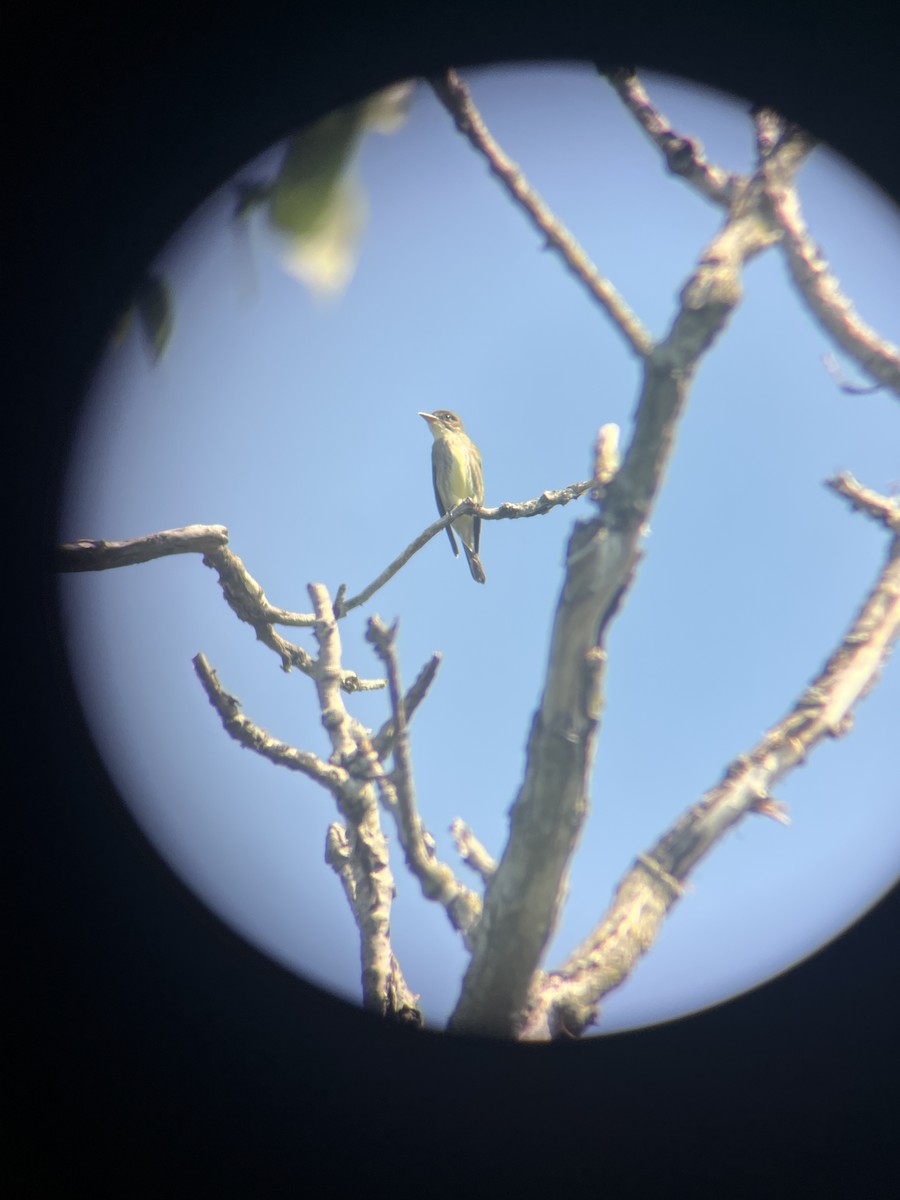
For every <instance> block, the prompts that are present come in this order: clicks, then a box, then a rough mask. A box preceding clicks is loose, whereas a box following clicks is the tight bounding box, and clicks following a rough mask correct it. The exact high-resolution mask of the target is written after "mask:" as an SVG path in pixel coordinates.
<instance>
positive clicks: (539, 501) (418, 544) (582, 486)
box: [334, 480, 592, 618]
mask: <svg viewBox="0 0 900 1200" xmlns="http://www.w3.org/2000/svg"><path fill="white" fill-rule="evenodd" d="M591 485H592V480H588V481H587V482H586V483H572V484H570V485H569V486H568V487H565V488H562V489H561V490H560V491H558V492H543V493H542V494H541V495H540V496H537V497H535V499H534V500H525V501H523V502H522V503H521V504H500V505H498V507H497V508H481V507H479V505H477V504H475V503H474V502H473V501H471V500H464V501H463V502H462V503H461V504H457V506H456V508H454V509H452V510H451V511H450V512H448V513H444V515H443V516H442V517H440V518H439V519H438V520H437V521H432V523H431V524H430V525H429V526H428V528H427V529H425V530H423V531H422V533H420V534H419V536H418V537H417V538H415V539H414V540H413V541H411V542H410V543H409V545H408V546H407V547H406V549H405V550H404V551H403V552H402V553H401V554H398V555H397V557H396V558H395V559H394V561H393V562H391V563H389V564H388V566H386V567H385V569H384V570H383V571H382V572H381V574H380V575H378V576H377V577H376V578H375V579H373V580H372V582H371V583H370V584H369V586H368V587H365V588H363V590H362V591H361V592H360V593H359V594H358V595H356V596H353V597H352V598H351V599H350V600H345V599H344V596H345V595H346V594H347V585H346V584H345V583H342V584H341V586H340V587H339V588H338V590H337V595H336V596H335V600H334V611H335V613H336V614H337V616H338V618H341V617H344V616H346V615H347V613H348V612H351V611H352V610H353V609H354V608H359V606H360V605H361V604H365V603H366V601H367V600H371V598H372V597H373V596H374V595H375V593H376V592H377V591H379V590H380V589H381V588H383V587H384V585H385V584H386V583H387V582H388V580H390V579H393V577H394V576H395V575H396V574H397V572H398V571H399V570H400V568H401V567H403V566H405V565H406V563H408V562H409V560H410V559H411V558H412V556H413V555H414V554H417V553H418V552H419V551H420V550H421V549H422V547H423V546H426V545H427V544H428V543H429V542H430V541H431V539H432V538H433V537H436V536H437V534H439V533H440V532H441V530H442V529H446V528H447V526H448V525H449V524H450V522H451V521H455V520H456V518H457V517H461V516H465V515H466V514H467V513H475V514H476V515H477V516H479V517H481V519H482V520H483V521H515V520H518V519H519V518H521V517H542V516H543V515H544V514H545V513H548V512H550V510H551V509H552V508H557V507H559V505H562V504H569V503H570V502H571V501H572V500H577V499H578V497H579V496H583V495H584V493H585V492H586V491H587V490H588V488H589V487H591Z"/></svg>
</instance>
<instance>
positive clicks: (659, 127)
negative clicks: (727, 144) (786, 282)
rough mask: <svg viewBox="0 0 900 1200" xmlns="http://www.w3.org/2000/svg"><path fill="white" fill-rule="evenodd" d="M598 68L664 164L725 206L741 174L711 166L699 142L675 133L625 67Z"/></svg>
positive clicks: (713, 200) (707, 197) (730, 200)
mask: <svg viewBox="0 0 900 1200" xmlns="http://www.w3.org/2000/svg"><path fill="white" fill-rule="evenodd" d="M597 70H598V71H599V72H600V74H601V75H605V76H606V78H607V79H608V80H609V82H610V84H611V86H612V87H613V89H614V91H615V92H616V94H617V95H618V97H619V99H620V100H621V101H622V103H623V104H624V105H625V107H626V108H627V109H628V111H629V112H630V113H631V115H632V116H633V117H634V119H635V120H636V121H637V123H638V124H639V125H640V127H641V129H643V131H644V133H646V135H647V137H648V138H649V139H650V141H651V142H653V144H654V146H656V148H657V149H658V150H659V151H660V152H661V153H662V155H663V157H664V158H665V160H666V166H667V167H668V169H669V171H670V172H671V173H672V174H673V175H678V176H679V177H680V178H681V179H683V180H684V181H685V183H689V184H690V185H691V187H692V188H693V189H694V190H695V191H696V192H699V193H700V195H701V196H705V197H706V199H707V200H712V202H713V204H718V205H721V206H722V207H723V208H728V207H729V205H730V204H731V202H732V200H733V199H734V196H735V191H736V188H737V186H738V184H739V183H740V182H741V180H740V177H739V176H738V175H736V174H734V172H731V171H723V170H722V168H721V167H714V166H711V165H710V163H709V162H708V161H707V159H706V158H705V157H704V154H703V147H702V146H701V145H700V143H699V142H695V141H692V140H691V139H690V138H686V137H684V136H683V135H682V134H679V133H676V132H675V130H674V129H673V128H672V125H671V123H670V121H669V119H668V117H666V116H665V115H664V114H663V113H662V112H660V110H659V109H658V108H656V106H655V105H654V104H653V103H652V102H651V100H650V97H649V96H648V95H647V93H646V92H645V91H644V88H643V85H642V84H641V82H640V80H639V79H638V77H637V75H636V74H635V73H634V71H633V70H631V69H630V68H628V67H613V68H606V67H603V66H600V65H599V64H598V66H597Z"/></svg>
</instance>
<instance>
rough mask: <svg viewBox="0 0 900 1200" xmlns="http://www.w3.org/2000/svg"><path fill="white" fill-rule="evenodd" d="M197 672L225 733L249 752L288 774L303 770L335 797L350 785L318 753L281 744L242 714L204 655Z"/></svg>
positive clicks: (340, 770)
mask: <svg viewBox="0 0 900 1200" xmlns="http://www.w3.org/2000/svg"><path fill="white" fill-rule="evenodd" d="M192 661H193V664H194V670H195V672H196V674H197V678H198V679H199V680H200V682H201V683H202V685H203V690H204V691H205V692H206V695H207V698H208V699H209V702H210V704H211V705H212V706H213V708H214V709H215V710H216V712H217V713H218V714H219V716H220V718H221V720H222V724H223V725H224V727H225V732H226V733H227V734H228V735H229V736H230V737H233V738H234V740H235V741H236V742H238V743H239V744H240V745H241V746H243V747H244V748H245V749H247V750H254V751H255V752H256V753H257V754H261V755H262V756H263V758H267V759H269V761H270V762H273V763H276V764H277V765H278V766H279V767H287V768H288V770H289V771H300V772H301V773H302V774H303V775H307V776H309V778H310V779H314V780H315V781H316V783H321V784H322V786H323V787H325V788H327V789H328V791H329V792H331V793H332V794H333V795H337V794H338V793H339V791H340V789H341V788H342V787H344V786H345V784H346V782H347V772H346V771H345V770H344V769H343V768H342V767H335V766H333V765H332V764H331V763H326V762H323V761H322V759H321V758H319V757H318V756H317V755H315V754H310V753H308V752H307V751H306V750H296V749H295V748H294V747H293V746H288V745H287V744H286V743H285V742H280V741H279V740H278V739H277V738H273V737H272V736H271V735H270V734H268V733H266V731H265V730H264V729H262V728H260V726H259V725H254V724H253V722H252V721H250V720H249V719H248V718H247V717H245V716H244V715H243V713H242V712H241V705H240V701H239V700H238V699H237V698H236V697H235V696H231V695H229V693H228V692H226V691H225V689H224V688H223V687H222V685H221V684H220V683H219V680H218V677H217V675H216V672H215V671H214V670H213V669H212V667H211V666H210V665H209V662H208V661H207V658H206V656H205V655H204V654H197V655H195V656H194V658H193V660H192Z"/></svg>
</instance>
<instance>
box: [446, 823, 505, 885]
mask: <svg viewBox="0 0 900 1200" xmlns="http://www.w3.org/2000/svg"><path fill="white" fill-rule="evenodd" d="M450 832H451V833H452V834H453V840H454V842H455V843H456V849H457V853H458V854H459V857H460V858H461V859H462V860H463V862H464V863H465V864H466V866H467V867H471V868H472V870H473V871H474V872H475V874H476V875H478V876H480V877H481V881H482V883H485V884H487V883H490V881H491V877H492V876H493V874H494V872H495V871H496V870H497V863H496V862H495V861H494V859H493V858H492V857H491V855H490V854H488V852H487V850H485V848H484V846H482V844H481V842H479V840H478V838H477V837H476V836H475V834H474V833H473V832H472V830H471V829H470V828H469V826H468V825H467V824H466V823H465V821H461V820H460V819H459V817H457V818H456V820H455V821H454V822H453V823H452V824H451V826H450Z"/></svg>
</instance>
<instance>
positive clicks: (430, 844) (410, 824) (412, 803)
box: [366, 617, 481, 944]
mask: <svg viewBox="0 0 900 1200" xmlns="http://www.w3.org/2000/svg"><path fill="white" fill-rule="evenodd" d="M395 635H396V626H394V627H393V628H388V627H387V626H386V625H385V624H384V623H383V622H382V621H380V620H379V618H378V617H371V618H370V620H369V627H368V630H367V632H366V640H367V641H368V642H370V643H371V644H372V645H373V646H374V647H375V652H376V654H377V655H378V657H379V658H380V659H381V661H382V662H383V663H384V669H385V674H386V675H387V679H388V689H389V692H390V697H391V709H392V712H393V724H394V729H395V734H394V763H395V769H394V771H393V772H392V774H391V778H390V780H389V781H388V780H386V779H385V778H384V777H383V776H382V777H381V779H382V786H383V787H384V788H385V792H386V795H387V799H388V802H387V808H388V810H389V812H390V813H391V815H392V816H393V817H394V820H395V821H396V824H397V833H398V835H399V838H400V844H401V846H402V847H403V853H404V855H405V858H406V865H407V866H408V867H409V869H410V871H411V872H412V874H413V875H414V876H415V877H416V879H418V881H419V885H420V886H421V888H422V894H423V895H424V896H425V897H426V898H427V899H428V900H435V901H436V902H437V903H438V904H440V905H441V906H442V907H443V908H444V910H445V912H446V913H447V916H448V917H449V919H450V922H451V924H452V925H453V928H454V929H457V930H458V931H459V932H461V933H462V934H463V937H464V939H466V940H467V939H468V935H469V933H470V932H471V930H472V928H473V926H474V925H475V922H476V921H477V919H478V917H479V916H480V915H481V900H480V898H479V897H478V896H477V895H476V894H475V893H474V892H472V891H470V890H469V889H468V888H466V887H463V885H462V884H461V883H460V882H459V881H458V880H457V879H456V877H455V875H454V874H453V871H452V870H451V869H450V867H449V866H447V864H446V863H442V862H441V861H440V860H439V859H438V858H437V857H436V855H435V852H434V839H433V838H432V837H431V836H430V835H429V834H428V833H427V832H426V830H425V828H424V826H423V824H422V819H421V817H420V816H419V810H418V805H417V803H416V795H415V785H414V784H413V774H412V759H411V756H410V751H409V731H408V729H407V725H406V712H405V707H404V701H403V693H402V687H401V683H400V667H399V664H398V662H397V649H396V644H395ZM467 944H468V943H467Z"/></svg>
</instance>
